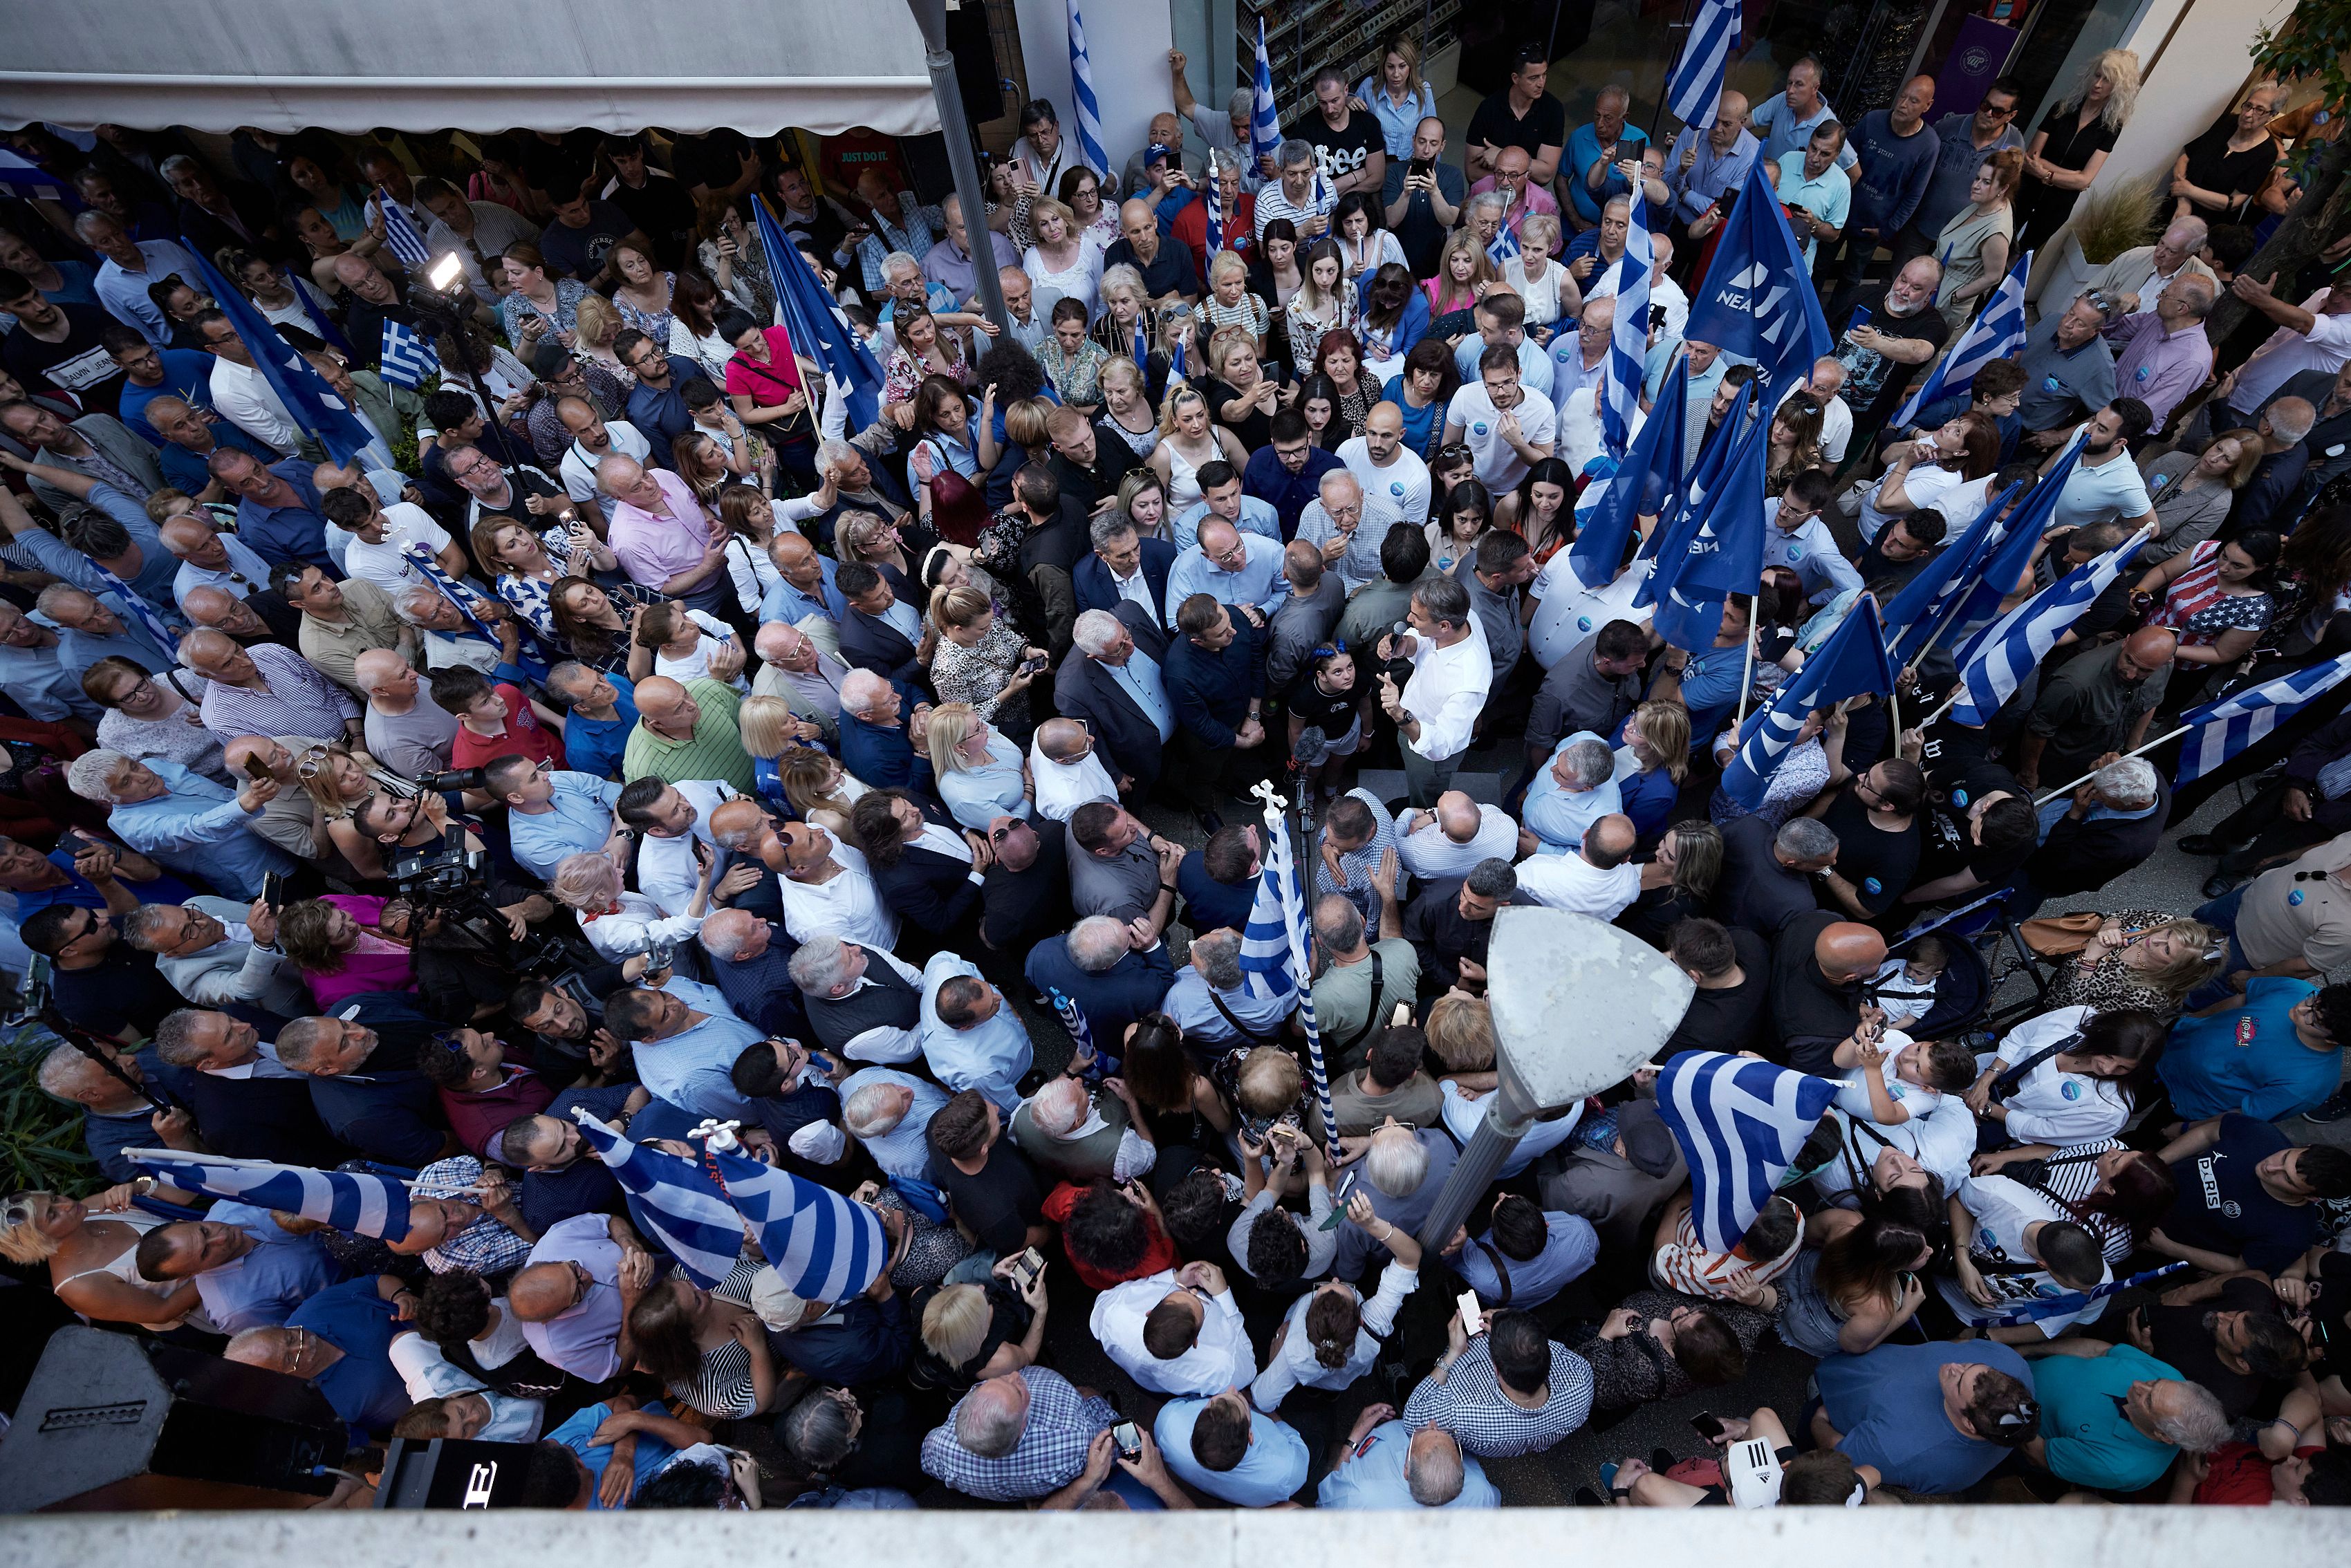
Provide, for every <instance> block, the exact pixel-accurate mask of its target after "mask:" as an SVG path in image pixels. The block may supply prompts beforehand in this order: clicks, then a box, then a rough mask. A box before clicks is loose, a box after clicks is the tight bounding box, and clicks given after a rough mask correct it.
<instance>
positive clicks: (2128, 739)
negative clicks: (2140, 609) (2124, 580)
mask: <svg viewBox="0 0 2351 1568" xmlns="http://www.w3.org/2000/svg"><path fill="white" fill-rule="evenodd" d="M2178 652H2179V638H2178V637H2176V636H2174V635H2173V634H2172V633H2171V632H2168V631H2167V630H2165V629H2164V628H2163V627H2160V626H2148V627H2144V628H2142V629H2141V630H2139V631H2137V632H2133V633H2131V635H2129V636H2128V637H2126V638H2124V639H2123V640H2122V641H2121V642H2119V643H2111V644H2109V645H2108V646H2106V647H2104V648H2100V649H2097V650H2095V651H2094V652H2091V653H2084V654H2082V655H2080V656H2079V657H2078V658H2074V659H2070V660H2068V661H2066V663H2065V664H2063V665H2061V666H2059V667H2058V669H2057V670H2056V671H2055V672H2054V673H2053V674H2044V675H2043V680H2042V683H2041V695H2039V696H2038V697H2035V698H2034V699H2033V703H2032V711H2031V713H2030V714H2029V715H2028V716H2026V718H2025V721H2024V734H2023V736H2022V737H2021V738H2020V740H2019V743H2018V755H2017V762H2016V781H2017V782H2018V783H2020V784H2022V785H2023V786H2024V787H2025V788H2026V789H2039V788H2041V787H2042V786H2043V784H2044V783H2045V784H2047V785H2049V786H2050V787H2051V788H2054V787H2055V786H2057V785H2060V784H2063V783H2064V782H2065V781H2066V780H2068V779H2078V778H2080V777H2081V776H2082V775H2083V774H2085V773H2087V772H2088V771H2090V769H2091V768H2093V767H2094V766H2095V765H2096V763H2097V760H2098V758H2101V757H2103V756H2105V754H2106V753H2107V752H2110V751H2113V752H2124V751H2128V750H2130V749H2131V748H2132V747H2135V746H2137V745H2138V743H2139V742H2140V741H2141V740H2143V739H2144V738H2145V737H2146V735H2147V721H2148V718H2149V716H2151V715H2152V714H2153V713H2154V712H2155V708H2156V704H2157V702H2158V700H2159V699H2160V698H2161V696H2162V695H2163V688H2162V685H2161V683H2160V682H2158V681H2156V680H2154V679H2153V678H2152V677H2154V676H2155V675H2156V674H2158V672H2160V671H2163V670H2167V669H2169V668H2170V667H2171V659H2172V655H2173V654H2174V653H2178Z"/></svg>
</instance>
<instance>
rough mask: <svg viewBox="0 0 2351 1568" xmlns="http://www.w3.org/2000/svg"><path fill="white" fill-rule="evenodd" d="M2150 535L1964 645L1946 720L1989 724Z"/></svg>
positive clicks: (2074, 574) (2059, 583)
mask: <svg viewBox="0 0 2351 1568" xmlns="http://www.w3.org/2000/svg"><path fill="white" fill-rule="evenodd" d="M2153 533H2154V528H2153V527H2152V525H2150V526H2149V527H2147V528H2141V529H2140V530H2139V531H2138V532H2137V533H2135V534H2133V535H2132V536H2131V537H2130V538H2126V539H2125V540H2124V541H2123V542H2122V543H2120V544H2118V545H2116V547H2115V548H2114V549H2110V550H2108V551H2107V552H2106V553H2105V554H2104V555H2102V556H2100V557H2098V559H2095V560H2087V561H2084V562H2083V563H2082V564H2081V565H2080V566H2077V567H2075V568H2074V570H2071V571H2069V572H2067V573H2066V574H2065V575H2064V577H2061V578H2059V579H2058V580H2056V581H2055V582H2053V583H2051V584H2050V585H2049V586H2048V587H2046V588H2044V589H2043V590H2042V591H2040V592H2038V593H2036V594H2034V595H2033V596H2032V598H2030V599H2028V600H2026V601H2024V602H2023V603H2022V604H2020V605H2018V606H2017V607H2016V608H2015V609H2013V610H2011V611H2010V612H2008V613H2007V614H2005V615H2003V616H2001V618H2000V619H1999V620H1997V621H1995V622H1992V623H1991V625H1989V626H1987V627H1985V628H1984V629H1983V630H1982V631H1980V632H1977V633H1976V634H1975V636H1974V637H1973V638H1971V639H1970V641H1969V642H1968V643H1967V645H1966V646H1965V647H1963V648H1961V649H1960V650H1959V653H1958V654H1957V655H1956V656H1957V658H1958V660H1959V687H1960V691H1959V700H1958V701H1956V702H1954V703H1953V704H1952V705H1951V716H1952V717H1953V718H1954V719H1956V720H1958V721H1959V723H1961V724H1964V725H1969V726H1981V725H1984V724H1987V723H1989V722H1991V716H1992V715H1994V714H1996V713H1998V712H1999V711H2000V708H2001V704H2002V703H2005V702H2006V701H2008V699H2009V698H2010V697H2011V696H2013V695H2016V688H2017V687H2018V686H2019V685H2022V684H2023V681H2024V677H2025V676H2026V675H2027V674H2031V673H2032V670H2033V669H2034V667H2035V666H2037V665H2038V664H2040V663H2041V661H2042V660H2043V659H2045V658H2047V657H2048V656H2049V650H2050V649H2052V648H2053V647H2055V646H2056V645H2057V639H2058V638H2060V637H2062V636H2064V634H2065V632H2066V630H2067V628H2069V627H2071V626H2072V625H2073V624H2074V622H2076V621H2079V620H2080V619H2081V618H2082V612H2084V611H2085V610H2087V609H2089V608H2090V606H2091V604H2092V603H2094V602H2095V601H2096V599H2097V597H2098V595H2099V594H2101V593H2104V592H2105V591H2106V590H2107V589H2108V588H2109V587H2111V586H2112V585H2113V583H2114V580H2115V579H2116V578H2117V577H2119V576H2121V575H2122V570H2123V568H2124V567H2126V566H2128V565H2129V564H2130V559H2131V557H2133V556H2135V555H2137V554H2138V552H2139V547H2140V546H2142V545H2144V544H2146V543H2147V539H2148V538H2149V537H2150V536H2151V535H2152V534H2153Z"/></svg>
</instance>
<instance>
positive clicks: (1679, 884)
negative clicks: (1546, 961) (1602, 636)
mask: <svg viewBox="0 0 2351 1568" xmlns="http://www.w3.org/2000/svg"><path fill="white" fill-rule="evenodd" d="M1652 706H1654V705H1652ZM1682 727H1683V728H1684V729H1687V728H1688V727H1689V721H1688V720H1687V719H1685V720H1683V721H1682ZM1668 809H1670V808H1668ZM1721 879H1722V830H1721V829H1719V828H1718V827H1716V826H1715V825H1714V824H1713V823H1712V822H1708V821H1699V820H1698V819H1697V818H1695V817H1693V818H1691V819H1689V820H1688V821H1680V822H1676V823H1675V824H1674V825H1673V826H1672V827H1670V828H1667V830H1666V831H1665V834H1664V836H1663V837H1661V838H1660V839H1658V841H1657V854H1656V859H1655V860H1653V861H1651V862H1649V863H1648V864H1647V865H1645V866H1643V867H1642V868H1641V893H1640V896H1639V897H1637V898H1635V900H1634V901H1633V905H1632V907H1631V908H1629V909H1627V910H1626V911H1625V914H1624V915H1623V917H1622V918H1623V923H1624V926H1625V930H1627V931H1629V932H1631V933H1632V934H1633V935H1634V936H1638V937H1639V938H1640V939H1641V940H1642V941H1644V942H1646V943H1647V944H1649V946H1652V947H1655V948H1656V949H1657V950H1658V951H1659V952H1663V951H1665V948H1666V945H1667V942H1668V941H1670V940H1671V939H1672V936H1673V929H1674V927H1675V926H1677V925H1680V924H1681V923H1682V922H1683V921H1685V920H1689V919H1692V918H1695V917H1696V916H1698V915H1704V914H1705V913H1706V912H1707V908H1708V904H1710V903H1711V902H1712V900H1713V898H1714V888H1715V883H1718V882H1719V881H1720V880H1721Z"/></svg>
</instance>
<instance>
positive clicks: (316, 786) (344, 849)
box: [294, 740, 384, 882]
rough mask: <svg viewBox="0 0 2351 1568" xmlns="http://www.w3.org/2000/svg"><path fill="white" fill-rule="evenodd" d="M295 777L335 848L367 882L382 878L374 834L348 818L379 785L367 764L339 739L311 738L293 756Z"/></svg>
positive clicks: (379, 853) (380, 856)
mask: <svg viewBox="0 0 2351 1568" xmlns="http://www.w3.org/2000/svg"><path fill="white" fill-rule="evenodd" d="M294 777H295V778H296V779H298V781H299V782H300V783H301V786H302V792H303V793H304V794H306V795H308V796H309V797H310V801H311V804H313V805H314V806H316V807H317V808H318V810H319V821H321V822H324V823H325V824H326V827H327V838H328V840H329V841H330V842H331V843H333V845H334V846H335V849H336V851H337V852H339V853H340V854H341V856H342V857H343V859H345V860H347V861H349V862H350V865H351V869H352V870H353V871H355V872H357V873H360V876H361V877H363V878H365V879H366V880H367V881H369V882H381V880H382V879H383V874H384V866H383V853H382V846H381V844H379V843H377V842H376V841H375V837H374V835H372V834H371V833H362V832H360V830H359V825H358V824H357V823H356V822H353V821H351V814H352V813H353V812H354V811H357V810H359V806H360V801H362V800H366V799H367V798H368V797H369V796H371V795H372V794H374V793H375V792H376V790H377V789H378V788H379V786H378V785H377V783H376V781H375V780H374V779H371V778H370V777H369V776H368V772H367V769H366V768H364V767H363V766H361V764H360V759H359V758H357V757H355V756H353V755H352V753H351V748H350V747H348V746H345V745H344V744H343V743H342V742H341V741H340V740H338V741H334V742H331V743H328V742H321V741H313V742H311V743H310V744H309V745H308V746H306V747H303V748H302V749H301V750H300V751H299V752H297V753H296V754H295V757H294Z"/></svg>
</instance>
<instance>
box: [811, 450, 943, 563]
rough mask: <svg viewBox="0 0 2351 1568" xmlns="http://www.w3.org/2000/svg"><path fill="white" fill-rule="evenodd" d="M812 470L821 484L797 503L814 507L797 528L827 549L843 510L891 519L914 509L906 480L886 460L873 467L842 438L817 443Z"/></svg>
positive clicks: (893, 520)
mask: <svg viewBox="0 0 2351 1568" xmlns="http://www.w3.org/2000/svg"><path fill="white" fill-rule="evenodd" d="M816 471H817V477H818V478H820V479H821V480H822V481H823V486H822V488H820V489H819V490H818V491H817V492H816V494H815V495H813V496H810V497H809V498H808V500H807V501H806V502H805V503H800V504H803V505H807V506H810V507H815V508H816V509H815V510H814V511H811V512H810V513H809V514H808V515H807V516H806V517H800V518H799V519H798V520H799V527H800V531H801V532H802V533H804V534H806V535H807V536H808V537H809V538H812V539H819V540H821V541H822V542H823V544H824V547H825V548H826V549H831V548H832V529H833V525H834V524H835V523H837V522H839V521H840V520H841V515H842V514H843V513H846V512H871V513H872V514H873V515H874V516H875V517H886V518H888V519H889V520H890V521H892V522H893V523H894V522H897V521H899V520H901V519H902V518H904V517H905V516H906V515H907V514H908V513H910V512H912V511H913V510H914V497H912V496H910V495H908V494H907V493H906V482H905V481H904V480H903V479H901V478H899V477H898V476H896V475H895V474H893V473H891V472H890V471H889V465H887V464H884V465H883V466H882V467H880V468H876V467H874V466H873V465H872V464H870V463H868V462H866V461H865V454H864V453H862V452H861V451H859V450H858V449H857V448H856V447H855V446H853V445H852V444H849V443H848V442H846V441H828V442H826V443H825V444H823V445H822V446H820V447H818V448H817V454H816ZM779 515H781V516H784V517H788V518H789V516H790V514H789V513H779Z"/></svg>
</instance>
